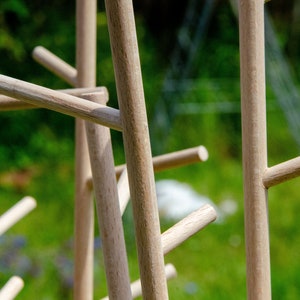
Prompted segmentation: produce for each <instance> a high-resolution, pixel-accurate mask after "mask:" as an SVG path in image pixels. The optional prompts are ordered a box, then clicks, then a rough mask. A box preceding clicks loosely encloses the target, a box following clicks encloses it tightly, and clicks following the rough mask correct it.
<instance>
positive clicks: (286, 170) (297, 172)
mask: <svg viewBox="0 0 300 300" xmlns="http://www.w3.org/2000/svg"><path fill="white" fill-rule="evenodd" d="M298 176H300V156H298V157H296V158H294V159H290V160H288V161H285V162H283V163H280V164H278V165H276V166H273V167H270V168H267V170H266V171H265V173H264V176H263V184H264V186H265V187H266V188H269V187H271V186H274V185H277V184H279V183H282V182H285V181H288V180H290V179H293V178H295V177H298Z"/></svg>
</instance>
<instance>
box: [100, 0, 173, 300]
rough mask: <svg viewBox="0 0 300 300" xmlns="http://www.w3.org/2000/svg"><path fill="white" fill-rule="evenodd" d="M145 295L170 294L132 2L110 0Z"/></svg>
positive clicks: (108, 7)
mask: <svg viewBox="0 0 300 300" xmlns="http://www.w3.org/2000/svg"><path fill="white" fill-rule="evenodd" d="M105 5H106V13H107V21H108V30H109V35H110V43H111V49H112V57H113V65H114V71H115V77H116V86H117V95H118V101H119V107H120V112H121V118H122V126H123V140H124V149H125V157H126V162H127V171H128V178H129V186H130V194H131V200H132V207H133V215H134V224H135V233H136V243H137V252H138V261H139V269H140V277H141V282H142V289H143V296H144V299H151V300H154V299H157V300H165V299H168V291H167V282H166V278H165V274H164V257H163V252H162V245H161V238H160V224H159V216H158V208H157V199H156V193H155V183H154V172H153V167H152V155H151V147H150V141H149V130H148V122H147V115H146V107H145V99H144V91H143V83H142V76H141V68H140V60H139V52H138V45H137V37H136V31H135V21H134V12H133V7H132V2H131V1H127V0H109V1H105Z"/></svg>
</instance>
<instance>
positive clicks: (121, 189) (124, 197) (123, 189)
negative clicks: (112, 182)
mask: <svg viewBox="0 0 300 300" xmlns="http://www.w3.org/2000/svg"><path fill="white" fill-rule="evenodd" d="M118 195H119V203H120V211H121V215H123V214H124V212H125V209H126V206H127V204H128V202H129V199H130V191H129V183H128V173H127V169H126V168H124V170H123V172H122V173H121V176H120V177H119V180H118Z"/></svg>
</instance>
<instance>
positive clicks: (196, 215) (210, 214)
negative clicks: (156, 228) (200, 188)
mask: <svg viewBox="0 0 300 300" xmlns="http://www.w3.org/2000/svg"><path fill="white" fill-rule="evenodd" d="M216 218H217V213H216V211H215V209H214V208H213V207H212V206H211V205H209V204H206V205H204V206H202V207H201V208H199V209H198V210H196V211H194V212H192V213H191V214H189V215H188V216H187V217H185V218H183V219H182V220H181V221H179V222H178V223H176V224H175V225H174V226H172V227H171V228H169V229H168V230H167V231H165V232H164V233H163V234H162V236H161V239H162V245H163V252H164V255H166V254H167V253H169V252H170V251H172V250H173V249H174V248H176V247H177V246H178V245H180V244H181V243H183V242H184V241H186V240H187V239H188V238H190V237H191V236H192V235H194V234H195V233H197V232H199V231H200V230H201V229H203V228H204V227H205V226H207V225H208V224H210V223H211V222H213V221H215V220H216Z"/></svg>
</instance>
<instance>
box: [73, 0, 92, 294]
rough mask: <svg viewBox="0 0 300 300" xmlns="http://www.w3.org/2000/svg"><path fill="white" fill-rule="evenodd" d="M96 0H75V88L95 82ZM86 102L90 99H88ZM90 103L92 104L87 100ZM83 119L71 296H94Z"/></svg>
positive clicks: (78, 151) (80, 122) (78, 146)
mask: <svg viewBox="0 0 300 300" xmlns="http://www.w3.org/2000/svg"><path fill="white" fill-rule="evenodd" d="M96 15H97V1H96V0H76V70H77V77H76V87H77V88H86V87H92V88H94V87H95V85H96V45H95V40H96ZM87 102H89V101H87ZM90 103H91V104H94V103H92V102H90ZM90 174H91V168H90V158H89V151H88V146H87V137H86V128H85V122H84V121H83V120H81V119H78V118H77V119H76V124H75V185H76V186H75V212H74V213H75V224H74V240H75V247H74V248H75V249H74V250H75V253H74V255H75V257H74V299H75V300H92V299H93V298H94V295H93V294H94V291H93V286H94V284H93V283H94V267H93V266H94V203H93V197H92V191H91V189H90V188H89V187H88V185H87V184H86V183H87V178H89V177H90Z"/></svg>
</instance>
